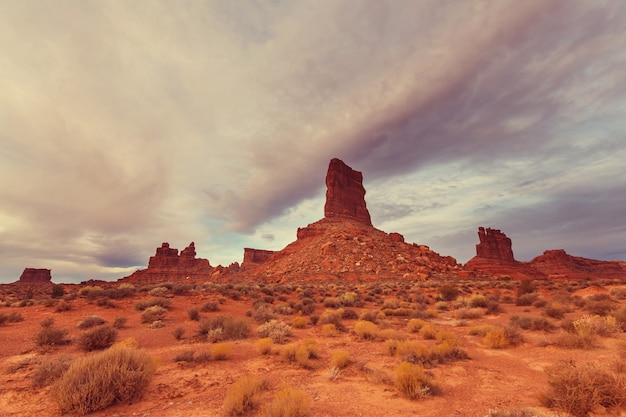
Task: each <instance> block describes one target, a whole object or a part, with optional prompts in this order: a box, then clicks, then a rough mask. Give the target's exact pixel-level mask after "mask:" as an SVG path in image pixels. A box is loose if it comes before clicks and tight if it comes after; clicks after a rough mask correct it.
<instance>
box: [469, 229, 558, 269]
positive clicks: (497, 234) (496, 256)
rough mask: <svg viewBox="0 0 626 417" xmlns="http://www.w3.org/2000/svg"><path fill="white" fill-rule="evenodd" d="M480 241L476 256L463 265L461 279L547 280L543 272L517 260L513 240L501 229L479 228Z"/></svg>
mask: <svg viewBox="0 0 626 417" xmlns="http://www.w3.org/2000/svg"><path fill="white" fill-rule="evenodd" d="M478 240H479V243H478V244H477V245H476V256H474V257H473V258H472V259H470V260H469V261H468V262H467V263H466V264H465V265H463V272H462V273H461V277H464V278H472V277H476V278H481V277H494V278H503V277H509V278H514V279H545V278H546V275H545V274H544V273H543V272H541V271H539V270H537V269H534V268H533V267H531V266H529V265H527V264H525V263H523V262H519V261H516V260H515V257H514V256H513V245H512V242H511V239H510V238H508V237H507V236H506V235H505V234H504V233H502V231H500V230H499V229H491V228H486V229H485V228H484V227H479V228H478Z"/></svg>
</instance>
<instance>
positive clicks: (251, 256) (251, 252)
mask: <svg viewBox="0 0 626 417" xmlns="http://www.w3.org/2000/svg"><path fill="white" fill-rule="evenodd" d="M273 254H274V251H273V250H263V249H252V248H244V249H243V263H242V264H241V267H242V268H251V267H255V266H258V265H261V264H262V263H264V262H265V261H267V260H268V259H269V258H270V256H272V255H273Z"/></svg>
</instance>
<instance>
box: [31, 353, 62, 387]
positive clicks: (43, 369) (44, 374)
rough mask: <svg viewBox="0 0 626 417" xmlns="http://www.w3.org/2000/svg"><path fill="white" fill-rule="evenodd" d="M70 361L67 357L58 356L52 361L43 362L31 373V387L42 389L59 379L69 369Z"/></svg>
mask: <svg viewBox="0 0 626 417" xmlns="http://www.w3.org/2000/svg"><path fill="white" fill-rule="evenodd" d="M71 362H72V360H71V358H70V357H68V356H59V357H56V358H53V359H48V360H43V361H42V362H40V363H39V364H38V365H37V366H36V367H35V370H34V372H33V387H34V388H43V387H47V386H48V385H51V384H52V383H54V382H55V381H56V380H57V379H59V378H61V376H63V374H64V373H65V371H67V370H68V369H69V367H70V364H71Z"/></svg>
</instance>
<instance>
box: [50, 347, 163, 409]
mask: <svg viewBox="0 0 626 417" xmlns="http://www.w3.org/2000/svg"><path fill="white" fill-rule="evenodd" d="M154 370H155V365H154V362H153V360H152V358H150V356H148V355H147V354H146V353H144V352H142V351H139V350H135V349H131V348H127V347H123V346H119V347H114V348H112V349H109V350H106V351H104V352H100V353H97V354H95V355H92V356H88V357H85V358H82V359H79V360H77V361H76V362H74V363H73V364H72V365H71V366H70V368H69V369H68V370H67V372H65V374H63V376H62V377H61V378H60V379H59V380H58V381H57V382H56V383H55V384H54V385H53V386H52V390H51V392H52V396H53V398H54V400H55V401H56V403H57V404H58V406H59V408H60V409H61V413H77V414H81V415H84V414H87V413H91V412H93V411H96V410H101V409H103V408H106V407H108V406H110V405H112V404H116V403H120V404H130V403H132V402H133V401H135V400H136V399H138V398H139V397H140V396H141V395H142V394H143V391H144V390H145V388H146V387H147V386H148V384H149V383H150V380H151V379H152V376H153V374H154Z"/></svg>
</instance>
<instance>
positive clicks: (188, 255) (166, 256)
mask: <svg viewBox="0 0 626 417" xmlns="http://www.w3.org/2000/svg"><path fill="white" fill-rule="evenodd" d="M213 270H214V268H213V267H212V266H211V264H210V263H209V261H208V259H202V258H196V248H195V245H194V243H193V242H191V243H190V244H189V246H187V247H186V248H185V249H183V250H182V251H181V252H180V255H179V254H178V249H174V248H170V245H169V243H167V242H164V243H163V244H162V245H161V247H160V248H157V250H156V254H155V255H154V256H151V257H150V260H149V261H148V268H146V269H140V270H138V271H136V272H134V273H133V274H131V275H130V276H128V277H126V278H124V279H123V280H128V281H167V280H171V279H173V280H176V279H186V278H208V277H209V276H210V275H211V274H212V273H213Z"/></svg>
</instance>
